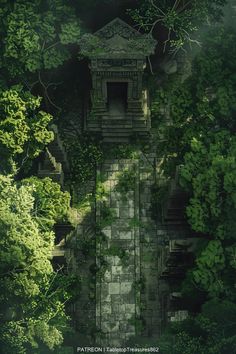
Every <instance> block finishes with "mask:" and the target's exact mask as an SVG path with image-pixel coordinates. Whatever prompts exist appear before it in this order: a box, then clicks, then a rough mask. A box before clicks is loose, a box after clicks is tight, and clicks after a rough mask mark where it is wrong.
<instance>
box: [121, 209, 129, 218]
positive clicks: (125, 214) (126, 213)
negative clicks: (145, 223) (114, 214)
mask: <svg viewBox="0 0 236 354" xmlns="http://www.w3.org/2000/svg"><path fill="white" fill-rule="evenodd" d="M120 218H122V219H127V218H129V208H121V209H120Z"/></svg>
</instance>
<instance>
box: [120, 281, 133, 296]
mask: <svg viewBox="0 0 236 354" xmlns="http://www.w3.org/2000/svg"><path fill="white" fill-rule="evenodd" d="M132 285H133V283H121V285H120V292H121V294H128V293H130V291H131V290H132Z"/></svg>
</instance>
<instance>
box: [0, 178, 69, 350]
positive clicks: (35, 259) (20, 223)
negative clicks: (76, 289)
mask: <svg viewBox="0 0 236 354" xmlns="http://www.w3.org/2000/svg"><path fill="white" fill-rule="evenodd" d="M42 185H46V186H47V188H49V186H50V188H51V194H52V195H54V198H55V195H57V197H58V202H57V206H55V208H54V212H53V213H52V214H51V215H50V217H49V218H51V219H53V217H55V218H57V219H58V218H59V212H60V210H64V209H65V208H66V205H68V195H67V194H64V193H63V192H60V191H59V189H58V188H56V191H55V192H54V194H53V188H55V186H56V183H53V182H49V180H46V182H44V181H42V182H41V183H40V182H39V181H38V184H37V180H36V179H35V180H34V184H33V183H32V184H31V185H30V184H29V183H27V182H25V183H23V184H19V185H16V183H14V182H13V180H12V178H11V177H8V176H3V175H0V259H1V262H0V274H1V282H0V293H1V297H0V322H1V326H0V328H1V329H0V347H1V352H4V353H6V354H8V353H9V354H13V353H21V354H24V353H32V350H34V353H38V352H40V349H39V348H40V346H41V345H45V346H46V347H48V348H50V349H52V348H54V347H55V346H57V345H59V344H61V343H62V340H63V332H64V330H65V329H66V326H67V316H66V315H65V303H66V301H68V300H69V298H70V294H69V292H68V291H67V289H66V286H63V281H61V280H60V277H61V276H60V277H59V282H60V285H59V283H58V274H57V273H55V272H54V271H53V268H52V265H51V261H50V259H51V257H52V256H51V255H52V250H53V247H54V233H53V231H52V228H49V227H48V228H45V227H42V225H43V223H44V217H45V214H46V213H47V212H49V211H48V209H47V206H48V205H49V204H50V203H51V205H52V201H50V200H49V199H50V196H49V193H48V194H47V192H44V193H43V192H41V191H40V187H41V186H42ZM34 195H36V196H37V200H35V197H34ZM52 200H53V197H52ZM59 200H60V202H61V203H62V204H64V205H63V206H61V208H59ZM53 202H55V199H54V200H53ZM39 206H41V209H42V215H41V216H40V214H37V212H38V210H37V208H38V207H39ZM67 208H68V206H67ZM62 216H63V215H62ZM40 217H41V218H42V219H41V220H40ZM69 283H70V281H69V282H68V280H67V285H70V284H69ZM41 353H42V352H41Z"/></svg>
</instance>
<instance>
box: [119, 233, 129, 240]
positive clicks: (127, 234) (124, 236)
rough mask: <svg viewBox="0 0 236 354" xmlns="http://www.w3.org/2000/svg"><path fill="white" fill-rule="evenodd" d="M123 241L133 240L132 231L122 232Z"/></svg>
mask: <svg viewBox="0 0 236 354" xmlns="http://www.w3.org/2000/svg"><path fill="white" fill-rule="evenodd" d="M119 238H120V239H121V240H131V239H132V232H131V231H120V237H119Z"/></svg>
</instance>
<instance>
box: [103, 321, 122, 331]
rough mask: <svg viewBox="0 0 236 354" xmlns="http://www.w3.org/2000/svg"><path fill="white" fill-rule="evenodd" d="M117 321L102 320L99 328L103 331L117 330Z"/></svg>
mask: <svg viewBox="0 0 236 354" xmlns="http://www.w3.org/2000/svg"><path fill="white" fill-rule="evenodd" d="M119 324H120V323H119V321H106V322H105V321H104V322H103V321H102V325H101V329H102V331H104V332H105V333H109V332H116V333H117V332H118V331H119Z"/></svg>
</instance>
